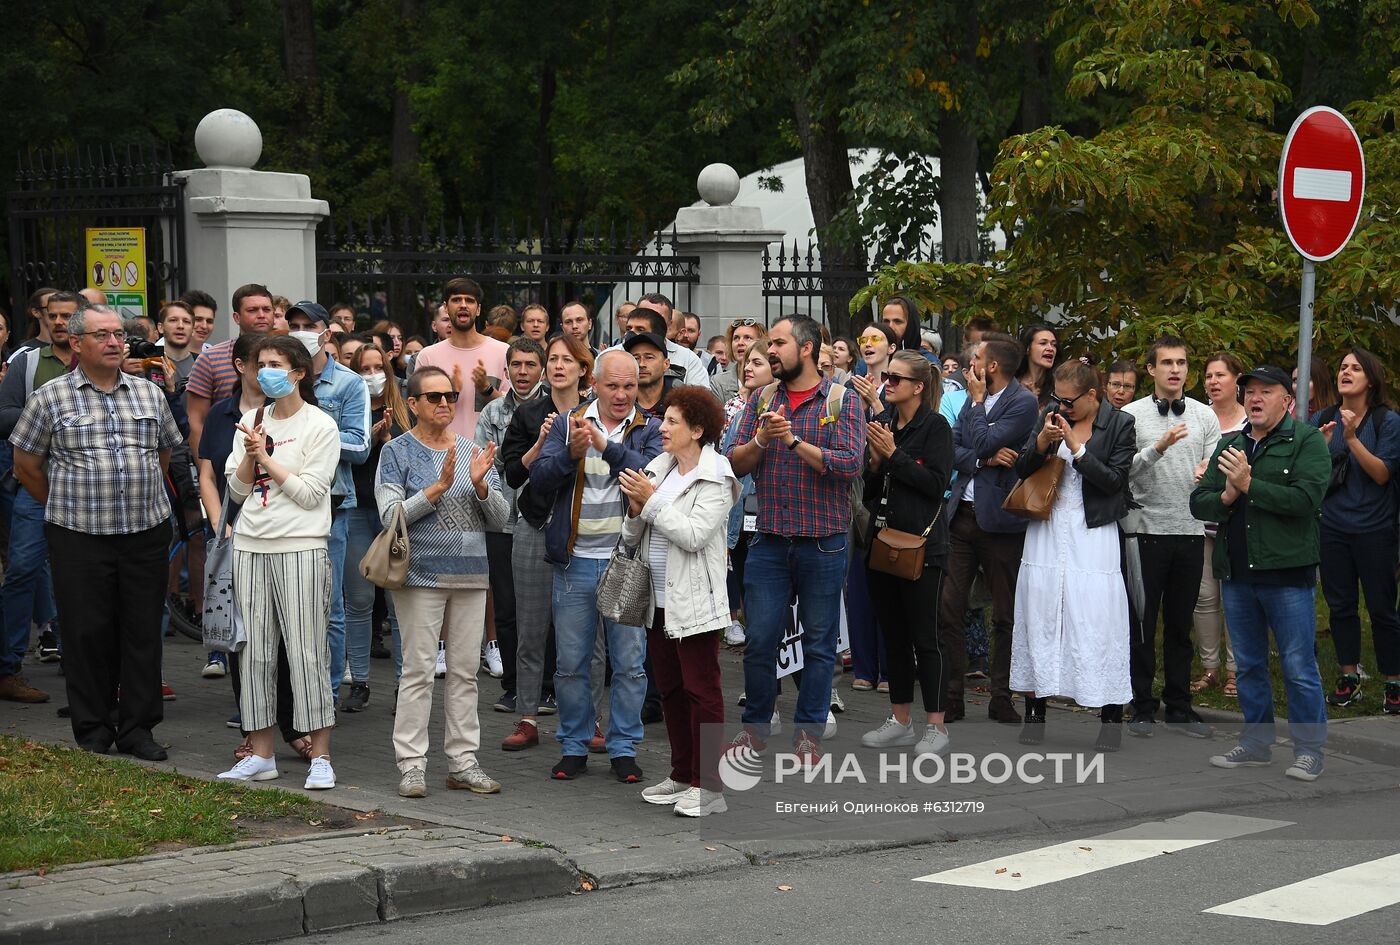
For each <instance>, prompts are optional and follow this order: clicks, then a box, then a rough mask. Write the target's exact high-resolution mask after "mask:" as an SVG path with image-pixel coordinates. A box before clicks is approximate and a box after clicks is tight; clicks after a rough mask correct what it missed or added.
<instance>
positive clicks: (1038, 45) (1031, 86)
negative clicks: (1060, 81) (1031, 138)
mask: <svg viewBox="0 0 1400 945" xmlns="http://www.w3.org/2000/svg"><path fill="white" fill-rule="evenodd" d="M1048 124H1050V58H1049V56H1048V55H1047V53H1046V51H1045V41H1044V40H1043V39H1042V38H1041V37H1039V36H1027V37H1026V38H1025V39H1024V40H1022V41H1021V107H1020V108H1019V109H1017V111H1016V127H1015V129H1014V130H1013V134H1025V133H1026V132H1028V131H1035V130H1036V129H1037V128H1043V127H1045V126H1046V125H1048Z"/></svg>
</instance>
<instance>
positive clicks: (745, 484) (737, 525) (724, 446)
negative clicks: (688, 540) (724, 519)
mask: <svg viewBox="0 0 1400 945" xmlns="http://www.w3.org/2000/svg"><path fill="white" fill-rule="evenodd" d="M743 416H744V412H743V411H742V410H741V411H739V412H738V413H736V414H735V415H734V419H732V420H730V421H729V426H728V427H726V428H725V430H724V439H723V441H722V442H721V445H720V453H722V454H724V455H726V456H727V455H728V454H729V448H730V447H731V446H733V445H734V441H735V439H737V438H738V436H739V421H740V420H742V419H743ZM757 489H758V485H757V484H756V483H755V482H754V481H753V473H749V474H748V475H747V476H743V477H741V478H740V479H739V498H738V500H737V501H736V502H735V503H734V507H733V508H731V509H730V510H729V531H728V534H727V536H726V538H725V547H726V548H728V549H730V550H731V551H732V550H733V549H734V546H735V545H737V544H739V535H740V533H742V532H743V530H744V502H745V501H746V500H747V499H748V497H749V496H751V495H753V494H754V492H755V491H757Z"/></svg>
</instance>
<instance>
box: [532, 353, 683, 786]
mask: <svg viewBox="0 0 1400 945" xmlns="http://www.w3.org/2000/svg"><path fill="white" fill-rule="evenodd" d="M596 375H597V376H596V380H595V382H594V385H593V391H594V397H593V399H592V400H590V401H588V402H586V403H584V404H580V405H579V406H578V407H577V408H576V409H575V410H574V411H573V412H571V413H570V414H569V416H568V417H567V418H565V417H563V416H561V417H559V418H557V419H556V420H555V422H554V425H553V426H551V427H550V430H549V435H548V437H547V438H546V439H545V443H544V447H543V448H542V449H541V451H540V456H539V459H537V460H535V462H534V464H533V465H532V466H531V467H530V488H531V489H532V490H539V491H540V492H543V493H546V494H548V493H553V494H554V497H555V498H554V515H553V517H552V518H551V519H550V522H549V525H548V527H547V528H546V531H545V559H546V560H547V561H549V562H550V564H552V565H554V593H553V609H554V635H555V653H556V660H555V666H556V669H555V673H554V694H555V697H556V698H557V699H558V702H559V728H558V732H557V733H556V735H555V737H556V738H558V739H559V743H560V745H561V748H562V753H563V757H562V758H560V759H559V763H558V764H557V765H555V766H554V771H553V772H552V773H553V776H554V777H555V778H558V779H560V780H565V781H567V780H571V779H573V778H575V777H577V776H578V775H580V774H583V773H584V772H585V771H586V770H587V768H588V741H589V739H590V738H592V737H593V730H594V725H595V724H596V721H597V720H596V717H595V713H594V710H593V694H592V685H591V683H590V681H589V664H590V661H591V660H592V657H593V644H594V641H595V639H596V634H597V631H598V580H599V578H601V577H602V575H603V569H604V568H605V567H607V564H608V557H609V556H610V555H611V553H612V550H613V548H614V547H615V546H616V545H617V541H618V538H619V537H620V536H621V534H622V517H623V515H624V514H625V512H626V509H627V502H626V499H625V498H624V497H623V495H622V489H621V487H620V486H619V485H618V478H617V477H618V473H619V472H621V471H622V470H623V469H636V470H640V469H644V468H645V467H646V464H647V463H649V462H650V461H651V460H653V459H655V458H656V456H657V455H658V454H660V452H661V426H660V424H659V423H658V422H657V421H656V420H653V419H649V418H648V417H647V416H646V415H645V414H644V413H642V412H641V411H640V410H638V409H637V376H638V372H637V362H636V361H635V360H634V359H633V357H632V356H631V355H630V354H628V353H627V352H626V351H623V350H622V349H621V348H610V349H608V350H607V351H604V352H603V353H602V354H601V355H599V357H598V365H597V371H596ZM603 625H604V631H605V632H606V634H607V644H608V656H609V658H610V660H611V661H612V667H613V677H612V691H611V694H610V701H609V709H608V732H607V750H608V757H609V759H610V760H611V762H612V769H613V774H615V775H616V776H617V779H618V780H619V781H622V782H624V783H628V784H633V783H636V782H639V781H641V780H642V769H641V768H639V767H638V766H637V748H636V744H637V742H639V741H641V739H642V702H643V700H644V699H645V698H646V690H647V677H646V671H645V670H644V669H643V668H642V664H643V661H644V660H645V657H646V636H645V632H644V631H643V630H642V628H641V627H627V626H623V625H621V624H617V623H614V622H613V621H611V620H604V621H603Z"/></svg>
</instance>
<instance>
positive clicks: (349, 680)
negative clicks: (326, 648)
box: [340, 660, 355, 686]
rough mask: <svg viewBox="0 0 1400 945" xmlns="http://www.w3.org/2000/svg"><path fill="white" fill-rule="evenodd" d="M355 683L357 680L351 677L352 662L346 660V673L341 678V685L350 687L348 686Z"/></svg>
mask: <svg viewBox="0 0 1400 945" xmlns="http://www.w3.org/2000/svg"><path fill="white" fill-rule="evenodd" d="M354 681H355V678H354V677H353V676H351V675H350V661H349V660H346V661H345V672H344V673H343V674H342V675H341V677H340V684H341V685H342V686H348V685H350V683H352V682H354Z"/></svg>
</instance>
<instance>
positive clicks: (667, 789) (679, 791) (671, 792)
mask: <svg viewBox="0 0 1400 945" xmlns="http://www.w3.org/2000/svg"><path fill="white" fill-rule="evenodd" d="M689 790H691V787H690V785H689V784H682V783H681V782H679V781H676V780H674V779H673V778H667V779H666V780H665V781H662V782H661V783H660V784H653V785H652V786H651V787H649V788H642V800H644V801H646V802H647V803H648V804H675V803H676V802H677V801H679V800H680V799H681V798H682V797H684V796H685V794H686V792H687V791H689Z"/></svg>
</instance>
